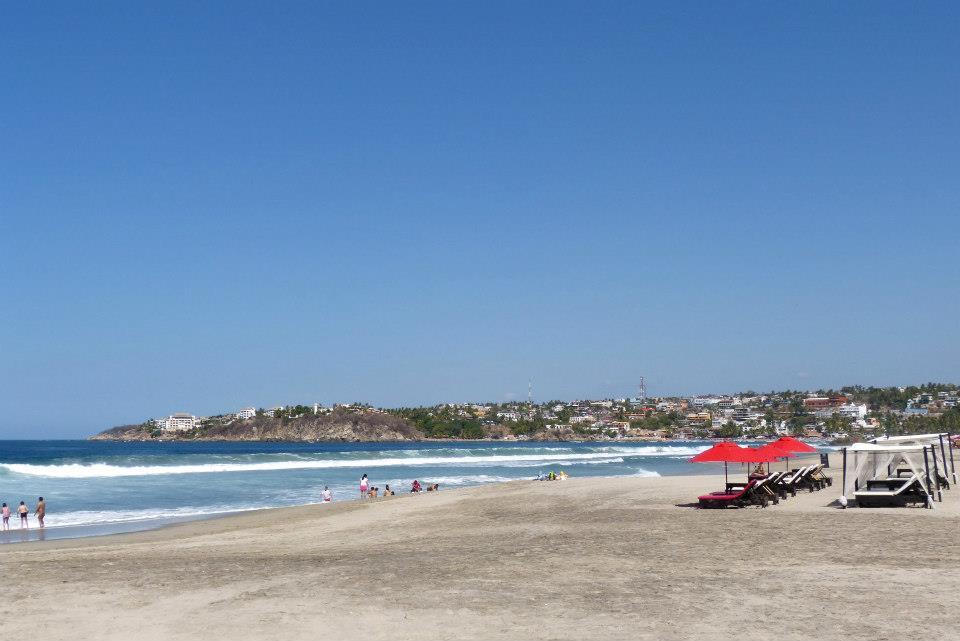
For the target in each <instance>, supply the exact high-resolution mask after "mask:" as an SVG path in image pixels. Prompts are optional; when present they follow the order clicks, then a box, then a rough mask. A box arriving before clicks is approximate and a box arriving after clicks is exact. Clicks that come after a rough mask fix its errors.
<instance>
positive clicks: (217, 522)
mask: <svg viewBox="0 0 960 641" xmlns="http://www.w3.org/2000/svg"><path fill="white" fill-rule="evenodd" d="M722 478H723V477H722V476H720V477H715V476H696V477H666V478H617V479H598V478H592V479H576V478H574V479H570V480H567V481H564V482H556V483H537V482H532V481H518V482H513V483H507V484H501V485H495V486H484V487H478V488H471V489H465V490H458V491H449V492H447V491H444V492H440V493H436V494H432V493H431V494H421V495H417V496H411V495H405V496H397V497H395V498H392V499H382V500H378V501H370V502H365V503H362V504H361V503H341V504H333V505H328V506H311V507H303V508H289V509H279V510H268V511H261V512H254V513H247V514H242V515H237V516H231V517H227V518H221V519H214V520H209V521H202V522H193V523H187V524H182V525H177V526H172V527H168V528H164V529H162V530H156V531H152V532H140V533H135V534H124V535H116V536H108V537H98V538H90V539H79V540H67V541H50V542H43V543H30V544H17V545H10V546H6V547H4V548H3V550H2V555H3V561H4V562H3V567H4V568H5V570H6V571H5V573H4V581H3V583H4V588H5V589H4V596H3V600H2V605H0V612H2V616H3V619H4V620H5V621H7V622H10V623H11V624H12V622H13V621H14V620H15V621H16V622H17V623H16V633H17V634H22V635H26V636H29V637H32V638H38V639H43V640H47V639H78V638H88V639H124V640H127V639H323V638H346V639H364V640H369V639H594V638H596V639H737V640H740V641H742V640H744V639H764V640H766V639H773V638H776V639H804V640H805V641H809V640H811V639H834V638H840V637H845V638H847V639H901V638H921V639H955V638H960V625H958V624H957V623H956V620H957V617H958V616H960V614H958V613H960V607H958V606H960V596H958V595H960V577H958V573H957V566H958V563H960V542H958V534H957V527H958V525H960V510H958V505H960V490H957V489H953V490H951V491H949V492H947V493H946V495H945V498H944V503H943V504H942V505H941V506H939V507H942V509H939V510H935V511H931V510H924V509H919V508H913V509H889V510H857V509H848V510H838V509H836V508H833V507H828V504H829V503H830V502H831V501H832V500H833V499H835V498H836V496H837V495H838V493H839V492H838V490H837V489H835V488H828V489H826V490H823V491H821V492H817V493H812V494H807V493H802V494H800V495H798V496H797V497H796V498H793V499H790V500H788V501H786V502H784V503H781V504H780V505H778V506H773V507H770V508H767V509H759V508H748V509H741V510H723V511H721V510H697V509H694V508H691V507H680V506H678V505H682V504H687V503H690V501H691V500H692V499H694V498H695V497H696V496H697V494H700V493H702V492H703V491H707V490H713V489H717V488H718V486H719V485H720V484H721V483H722ZM11 633H13V631H12V630H11Z"/></svg>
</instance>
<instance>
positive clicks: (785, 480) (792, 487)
mask: <svg viewBox="0 0 960 641" xmlns="http://www.w3.org/2000/svg"><path fill="white" fill-rule="evenodd" d="M808 469H810V468H809V467H801V468H798V469H796V470H793V471H792V472H790V473H788V474H785V475H784V476H782V477H781V478H780V483H781V484H782V485H783V486H784V487H785V488H786V489H787V490H788V491H789V492H790V495H791V496H796V495H797V491H798V490H799V489H800V488H802V487H803V484H802V483H801V481H802V480H803V478H804V476H806V474H807V470H808Z"/></svg>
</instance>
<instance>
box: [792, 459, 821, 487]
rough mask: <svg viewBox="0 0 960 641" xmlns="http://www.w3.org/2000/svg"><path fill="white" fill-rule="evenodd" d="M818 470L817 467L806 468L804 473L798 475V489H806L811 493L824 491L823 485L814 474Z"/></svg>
mask: <svg viewBox="0 0 960 641" xmlns="http://www.w3.org/2000/svg"><path fill="white" fill-rule="evenodd" d="M816 468H817V466H816V465H811V466H809V467H807V468H805V469H804V470H803V471H802V472H800V473H798V474H797V475H796V481H795V484H796V486H797V487H798V488H806V489H807V490H809V491H811V492H815V491H816V490H819V489H822V488H823V485H822V484H821V483H820V481H818V480H817V479H816V478H814V477H813V472H814V470H815V469H816Z"/></svg>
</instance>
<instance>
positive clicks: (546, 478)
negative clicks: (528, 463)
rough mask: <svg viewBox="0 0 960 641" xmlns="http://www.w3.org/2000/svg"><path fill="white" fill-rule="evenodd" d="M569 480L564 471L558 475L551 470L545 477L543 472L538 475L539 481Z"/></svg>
mask: <svg viewBox="0 0 960 641" xmlns="http://www.w3.org/2000/svg"><path fill="white" fill-rule="evenodd" d="M566 479H567V473H566V472H564V471H563V470H560V473H559V474H557V473H556V472H554V471H553V470H550V473H549V474H546V475H544V473H543V472H539V473H538V474H537V480H538V481H565V480H566Z"/></svg>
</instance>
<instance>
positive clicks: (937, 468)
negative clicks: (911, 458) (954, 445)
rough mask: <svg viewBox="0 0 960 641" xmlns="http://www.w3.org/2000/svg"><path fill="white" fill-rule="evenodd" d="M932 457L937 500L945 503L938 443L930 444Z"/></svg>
mask: <svg viewBox="0 0 960 641" xmlns="http://www.w3.org/2000/svg"><path fill="white" fill-rule="evenodd" d="M930 458H932V459H933V482H934V484H935V486H936V488H937V500H938V501H939V502H941V503H943V492H941V491H940V466H939V465H938V464H937V450H936V445H931V446H930Z"/></svg>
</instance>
